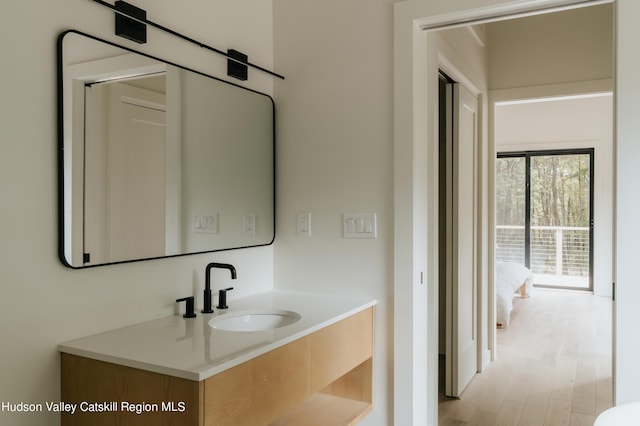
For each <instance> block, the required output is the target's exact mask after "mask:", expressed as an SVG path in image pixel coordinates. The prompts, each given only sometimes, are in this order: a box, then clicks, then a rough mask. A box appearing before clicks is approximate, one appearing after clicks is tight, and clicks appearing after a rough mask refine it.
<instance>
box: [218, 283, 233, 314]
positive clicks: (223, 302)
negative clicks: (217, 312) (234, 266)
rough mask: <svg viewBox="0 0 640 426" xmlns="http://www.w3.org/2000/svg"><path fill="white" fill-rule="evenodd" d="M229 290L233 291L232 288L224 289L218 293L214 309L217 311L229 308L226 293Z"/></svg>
mask: <svg viewBox="0 0 640 426" xmlns="http://www.w3.org/2000/svg"><path fill="white" fill-rule="evenodd" d="M229 290H233V287H229V288H224V289H222V290H219V291H218V306H216V308H218V309H228V308H229V306H227V292H228V291H229Z"/></svg>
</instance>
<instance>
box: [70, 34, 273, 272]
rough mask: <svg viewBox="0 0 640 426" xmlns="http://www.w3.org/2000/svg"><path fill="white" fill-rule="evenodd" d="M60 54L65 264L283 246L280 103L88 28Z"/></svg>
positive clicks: (73, 37)
mask: <svg viewBox="0 0 640 426" xmlns="http://www.w3.org/2000/svg"><path fill="white" fill-rule="evenodd" d="M58 55H59V98H60V99H59V104H60V162H61V164H60V166H61V173H60V183H61V199H60V214H61V216H60V219H61V222H60V226H61V232H60V238H61V244H60V257H61V260H62V262H63V263H64V264H65V265H67V266H70V267H74V268H78V267H88V266H96V265H104V264H110V263H118V262H128V261H133V260H142V259H153V258H159V257H167V256H178V255H184V254H190V253H201V252H208V251H216V250H229V249H234V248H242V247H251V246H259V245H266V244H270V243H271V242H272V241H273V238H274V220H275V217H274V105H273V101H272V99H271V98H270V97H269V96H267V95H264V94H261V93H258V92H254V91H252V90H249V89H245V88H242V87H239V86H236V85H233V84H231V83H226V82H223V81H221V80H217V79H215V78H212V77H210V76H206V75H203V74H200V73H198V72H195V71H192V70H189V69H186V68H183V67H180V66H177V65H175V64H172V63H169V62H164V61H161V60H158V59H156V58H152V57H149V56H146V55H143V54H140V53H139V52H134V51H132V50H129V49H127V48H124V47H121V46H116V45H114V44H111V43H109V42H106V41H103V40H99V39H97V38H94V37H92V36H89V35H87V34H82V33H79V32H76V31H68V32H65V33H63V34H62V35H61V36H60V38H59V45H58Z"/></svg>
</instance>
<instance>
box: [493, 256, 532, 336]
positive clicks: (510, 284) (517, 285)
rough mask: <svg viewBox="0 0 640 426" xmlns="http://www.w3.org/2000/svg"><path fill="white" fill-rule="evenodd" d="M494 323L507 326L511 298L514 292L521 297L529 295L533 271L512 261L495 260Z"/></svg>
mask: <svg viewBox="0 0 640 426" xmlns="http://www.w3.org/2000/svg"><path fill="white" fill-rule="evenodd" d="M495 281H496V324H497V326H498V327H507V326H509V319H510V317H511V310H512V309H513V298H514V297H515V296H516V293H518V294H519V295H520V297H521V298H523V299H524V298H527V297H531V292H532V290H533V273H532V272H531V270H530V269H528V268H525V267H524V266H522V265H520V264H518V263H514V262H496V280H495Z"/></svg>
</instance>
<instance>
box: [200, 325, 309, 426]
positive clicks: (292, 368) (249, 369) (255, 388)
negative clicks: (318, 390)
mask: <svg viewBox="0 0 640 426" xmlns="http://www.w3.org/2000/svg"><path fill="white" fill-rule="evenodd" d="M309 371H310V336H306V337H303V338H301V339H298V340H296V341H293V342H291V343H289V344H287V345H284V346H282V347H280V348H278V349H275V350H273V351H271V352H268V353H266V354H264V355H261V356H259V357H257V358H255V359H252V360H250V361H247V362H245V363H243V364H240V365H238V366H236V367H233V368H231V369H229V370H227V371H223V372H222V373H220V374H217V375H215V376H213V377H210V378H208V379H206V380H205V385H204V405H205V422H204V423H205V425H206V426H214V425H215V426H224V425H234V426H236V425H247V426H256V425H261V424H268V423H270V422H271V421H273V420H275V419H276V418H278V417H279V416H281V415H282V413H284V412H285V411H287V410H289V409H290V408H291V407H293V406H296V405H298V404H300V403H301V402H302V401H304V400H305V399H306V398H308V397H309V395H310V393H311V392H310V385H309Z"/></svg>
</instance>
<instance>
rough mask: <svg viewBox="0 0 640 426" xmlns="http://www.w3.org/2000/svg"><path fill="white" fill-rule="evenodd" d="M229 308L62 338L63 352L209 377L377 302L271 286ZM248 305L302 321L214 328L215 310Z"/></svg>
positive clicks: (191, 377) (218, 312)
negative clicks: (246, 328) (265, 326)
mask: <svg viewBox="0 0 640 426" xmlns="http://www.w3.org/2000/svg"><path fill="white" fill-rule="evenodd" d="M228 304H229V306H230V308H229V309H226V310H222V309H215V308H214V310H215V313H213V314H203V313H200V312H197V317H196V318H183V317H182V315H171V316H168V317H164V318H159V319H155V320H152V321H147V322H144V323H141V324H135V325H131V326H128V327H124V328H119V329H116V330H111V331H107V332H104V333H100V334H96V335H93V336H89V337H84V338H81V339H76V340H72V341H69V342H65V343H62V344H60V345H59V346H58V350H59V351H60V352H64V353H68V354H73V355H79V356H83V357H87V358H92V359H96V360H100V361H106V362H111V363H114V364H120V365H124V366H127V367H133V368H139V369H142V370H147V371H153V372H156V373H161V374H167V375H170V376H176V377H182V378H184V379H189V380H197V381H200V380H204V379H206V378H208V377H211V376H213V375H215V374H218V373H220V372H221V371H224V370H227V369H229V368H231V367H234V366H236V365H238V364H241V363H243V362H245V361H248V360H250V359H252V358H255V357H257V356H260V355H262V354H264V353H266V352H269V351H271V350H273V349H275V348H278V347H280V346H283V345H285V344H287V343H290V342H292V341H294V340H296V339H299V338H301V337H303V336H306V335H308V334H311V333H313V332H314V331H317V330H319V329H321V328H324V327H326V326H328V325H330V324H333V323H335V322H338V321H340V320H342V319H344V318H347V317H349V316H351V315H353V314H356V313H358V312H360V311H363V310H365V309H367V308H369V307H371V306H374V305H375V304H376V301H375V300H367V299H354V298H347V297H337V296H330V295H322V294H310V293H295V292H285V291H271V292H267V293H260V294H256V295H253V296H248V297H244V298H240V299H229V301H228ZM249 309H282V310H288V311H294V312H297V313H298V314H300V316H301V318H300V320H299V321H297V322H295V323H293V324H291V325H288V326H285V327H281V328H277V329H273V330H265V331H256V332H249V333H247V332H230V331H223V330H216V329H212V328H211V327H210V326H209V325H208V322H209V320H210V319H211V318H213V317H215V316H220V315H225V314H226V313H232V312H237V311H243V310H249Z"/></svg>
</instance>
